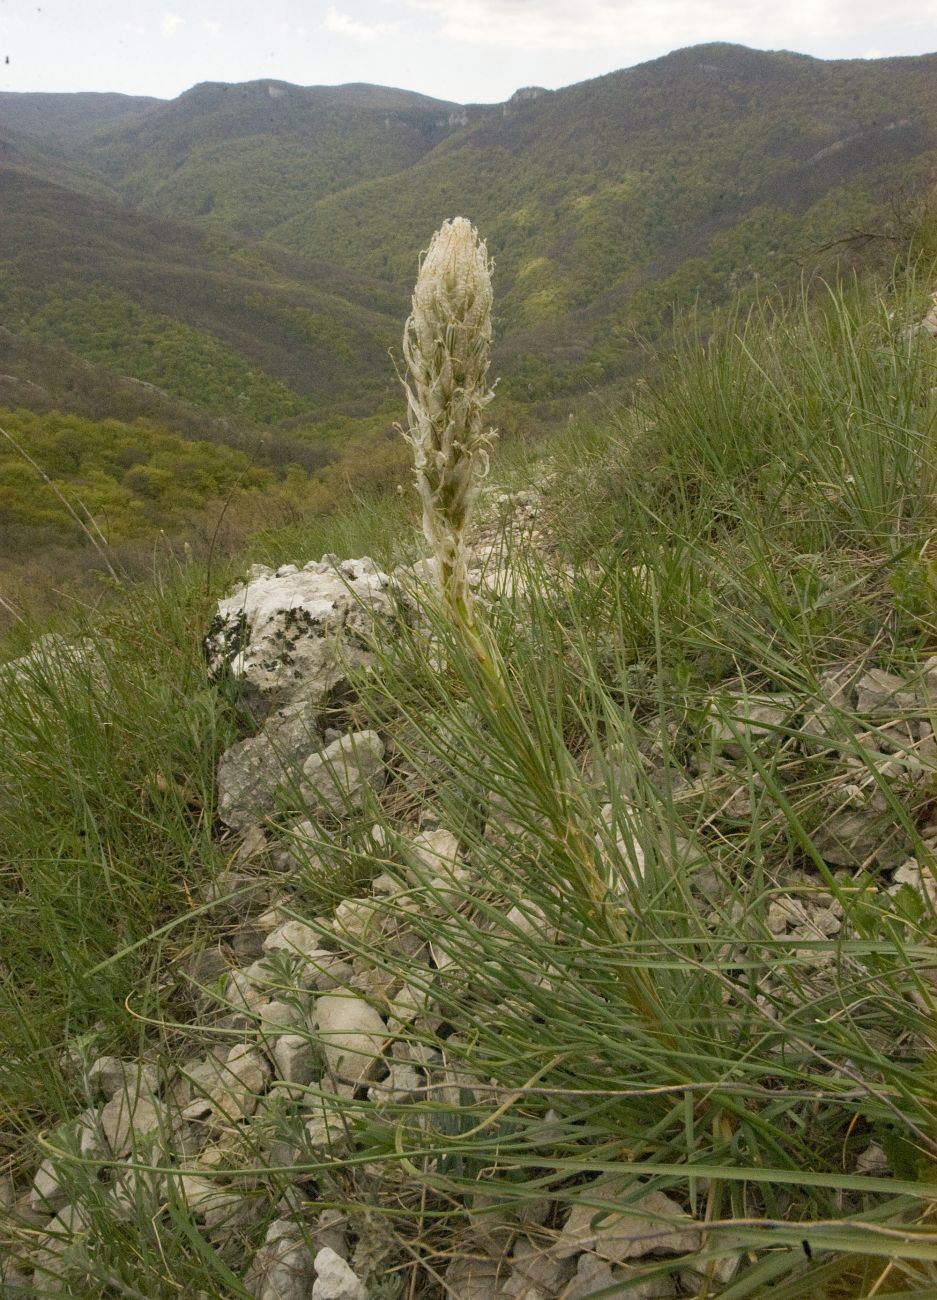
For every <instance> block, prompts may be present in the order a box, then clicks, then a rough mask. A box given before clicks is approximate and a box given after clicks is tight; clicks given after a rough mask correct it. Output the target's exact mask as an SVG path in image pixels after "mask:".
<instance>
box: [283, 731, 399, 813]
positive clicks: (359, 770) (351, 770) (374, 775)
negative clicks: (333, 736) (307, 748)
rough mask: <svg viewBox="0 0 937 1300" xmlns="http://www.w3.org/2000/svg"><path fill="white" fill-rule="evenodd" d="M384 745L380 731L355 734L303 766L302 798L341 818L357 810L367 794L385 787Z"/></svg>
mask: <svg viewBox="0 0 937 1300" xmlns="http://www.w3.org/2000/svg"><path fill="white" fill-rule="evenodd" d="M385 776H386V772H385V769H384V742H383V741H382V740H381V738H380V736H379V735H378V734H377V732H376V731H352V732H349V733H348V735H347V736H342V737H341V739H340V740H334V741H333V742H332V744H331V745H327V746H326V747H325V749H323V750H321V751H320V752H319V753H315V754H313V755H312V756H311V757H310V758H308V759H307V760H306V762H305V763H304V764H303V784H302V787H301V794H302V797H303V798H304V799H305V800H306V801H307V803H309V804H310V805H311V806H313V807H319V808H322V809H325V810H326V811H328V812H331V813H333V814H334V815H335V816H337V817H341V816H342V815H343V814H344V813H345V812H347V810H348V809H349V808H350V807H351V808H357V807H359V806H360V804H361V802H362V800H363V799H364V795H365V791H366V790H367V789H368V788H370V789H372V790H375V791H377V790H380V789H381V788H382V787H383V785H384V779H385Z"/></svg>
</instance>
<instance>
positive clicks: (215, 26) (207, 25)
mask: <svg viewBox="0 0 937 1300" xmlns="http://www.w3.org/2000/svg"><path fill="white" fill-rule="evenodd" d="M202 27H203V28H204V29H205V31H206V32H208V35H209V36H210V37H211V38H212V40H213V41H217V39H218V37H219V36H220V35H221V23H215V22H212V21H210V19H208V18H206V19H205V21H204V22H203V23H202Z"/></svg>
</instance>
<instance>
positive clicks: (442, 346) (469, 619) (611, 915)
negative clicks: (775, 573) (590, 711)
mask: <svg viewBox="0 0 937 1300" xmlns="http://www.w3.org/2000/svg"><path fill="white" fill-rule="evenodd" d="M491 269H492V268H491V262H490V260H489V258H488V250H487V249H486V247H485V244H484V242H483V241H482V240H481V239H479V237H478V232H477V230H475V228H474V227H473V226H472V224H471V222H470V221H468V220H466V218H465V217H455V218H453V219H452V220H451V221H446V222H444V223H443V224H442V226H441V227H440V229H439V230H437V231H436V233H435V235H434V236H433V238H432V241H431V242H430V246H429V249H428V251H427V253H426V255H425V257H424V258H423V261H422V263H421V265H420V271H419V275H418V277H417V282H416V288H415V289H414V291H413V299H412V310H411V313H410V316H409V317H408V319H407V323H406V326H405V327H404V335H403V354H404V359H405V361H406V367H407V374H406V376H405V377H404V379H403V382H404V386H405V388H406V391H407V414H408V420H407V428H406V429H404V430H403V433H404V437H405V438H406V439H407V441H408V442H409V444H410V446H411V447H412V449H413V467H414V478H415V482H416V488H417V491H418V493H419V495H420V501H421V503H422V506H423V532H424V534H425V536H426V540H427V541H428V542H429V544H430V546H431V548H432V552H433V560H434V566H435V574H436V579H437V583H438V587H439V594H440V597H441V601H442V606H443V611H444V613H445V615H446V617H447V618H448V620H449V621H450V623H451V624H452V626H453V627H454V628H455V630H456V631H457V633H458V634H459V635H460V636H461V638H462V639H463V642H464V643H465V644H466V646H467V647H468V648H469V649H470V650H471V652H472V655H473V657H474V659H475V661H476V662H477V664H478V666H479V669H480V685H481V687H482V689H483V690H484V692H485V695H486V697H487V701H488V704H489V707H490V708H492V709H493V710H495V711H496V712H497V713H498V715H499V717H500V718H501V720H502V723H503V724H504V725H505V727H506V729H507V731H508V733H509V734H511V735H512V739H513V747H514V751H515V759H516V761H517V762H518V763H519V765H521V766H522V767H523V768H524V770H525V775H526V776H527V778H528V780H529V781H530V782H531V785H532V788H539V789H541V790H547V789H548V788H549V789H551V790H552V792H553V794H552V796H545V797H544V799H543V812H544V814H545V816H546V817H547V818H548V820H549V821H550V823H551V827H552V830H553V833H554V834H555V835H556V836H557V837H558V839H559V841H560V842H561V843H563V844H564V845H565V846H566V849H567V851H568V854H569V862H570V868H571V872H572V876H573V877H574V881H571V884H573V883H574V884H575V887H577V888H579V889H583V890H585V891H586V893H587V895H588V896H589V897H590V898H591V900H592V903H593V905H594V907H595V910H596V916H597V919H598V920H599V923H600V924H602V925H604V927H605V928H606V929H607V931H608V932H609V933H610V936H611V937H612V938H613V939H614V940H616V941H618V942H622V941H626V940H627V937H628V931H627V925H626V923H625V921H624V917H623V915H622V912H621V909H620V908H617V907H615V906H614V904H613V902H612V900H611V898H610V891H609V885H608V882H607V881H606V880H605V879H604V878H603V876H604V872H603V864H602V859H601V854H600V852H599V851H598V848H597V845H596V841H595V836H594V833H593V831H592V829H591V828H590V827H589V826H586V825H582V824H580V822H579V820H578V819H577V818H576V815H575V814H574V813H573V812H572V809H571V807H570V804H569V802H568V801H567V800H566V799H565V798H564V797H562V795H561V792H562V791H563V790H565V789H567V788H568V787H570V786H572V785H574V784H575V782H576V780H577V778H578V772H577V770H576V768H575V764H574V763H573V760H572V758H571V756H570V755H568V754H567V755H565V758H566V760H567V761H566V764H565V768H564V770H562V771H559V770H553V767H552V765H551V762H550V760H549V759H548V757H547V755H545V754H543V753H541V752H540V749H539V747H538V746H537V744H536V742H535V740H534V737H533V736H532V735H531V734H530V731H529V728H528V726H527V724H526V722H525V720H524V717H523V714H522V711H521V710H520V709H519V708H518V707H517V705H516V702H515V701H514V699H513V698H512V694H511V688H510V684H509V679H508V674H507V672H506V670H505V667H504V665H503V663H502V660H501V656H500V654H499V652H498V649H497V647H496V645H495V642H494V639H493V638H492V637H491V635H490V634H489V632H488V629H487V627H486V626H485V624H484V621H483V620H482V619H480V618H478V617H477V616H476V613H475V609H474V606H473V602H472V593H471V590H470V588H469V583H468V563H467V558H468V548H467V544H466V533H467V531H468V529H469V527H470V525H471V521H472V509H473V506H474V504H475V500H476V498H477V496H478V490H479V486H480V481H481V479H482V478H483V477H484V476H485V474H486V473H487V471H488V458H489V452H490V449H491V445H492V441H493V439H494V436H495V434H494V430H493V429H490V428H488V427H486V423H485V419H484V412H485V408H486V407H487V405H488V403H489V402H490V401H491V399H492V398H493V397H494V390H493V388H492V387H491V385H490V384H489V382H488V369H489V366H490V359H491V306H492V288H491ZM560 766H561V767H563V766H564V765H563V764H562V763H561V764H560ZM558 794H559V795H560V797H557V796H558ZM631 982H632V983H633V985H634V989H633V993H634V999H635V1002H636V1004H637V1005H638V1006H639V1008H640V1010H641V1012H642V1013H643V1015H644V1017H645V1018H646V1019H650V1020H653V1019H654V1017H655V1012H654V998H653V993H652V991H651V990H650V989H649V988H648V985H647V981H646V979H645V978H643V976H642V973H641V972H636V973H635V974H634V976H633V977H632V980H631Z"/></svg>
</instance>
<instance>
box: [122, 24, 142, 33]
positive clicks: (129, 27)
mask: <svg viewBox="0 0 937 1300" xmlns="http://www.w3.org/2000/svg"><path fill="white" fill-rule="evenodd" d="M124 31H125V32H129V33H130V35H131V36H145V35H146V28H145V27H141V26H140V24H139V23H124Z"/></svg>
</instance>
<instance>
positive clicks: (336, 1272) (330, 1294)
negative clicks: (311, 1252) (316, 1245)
mask: <svg viewBox="0 0 937 1300" xmlns="http://www.w3.org/2000/svg"><path fill="white" fill-rule="evenodd" d="M315 1270H316V1281H315V1285H314V1286H313V1288H312V1300H368V1291H367V1288H366V1286H365V1285H364V1283H363V1282H362V1281H361V1279H360V1278H359V1277H358V1276H357V1274H355V1273H353V1272H352V1270H351V1268H350V1267H349V1266H348V1265H347V1264H346V1263H345V1261H344V1260H343V1259H342V1257H341V1255H337V1254H336V1253H335V1251H334V1250H332V1248H331V1247H330V1246H323V1248H322V1249H321V1250H320V1251H319V1252H318V1253H317V1255H316V1258H315Z"/></svg>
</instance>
